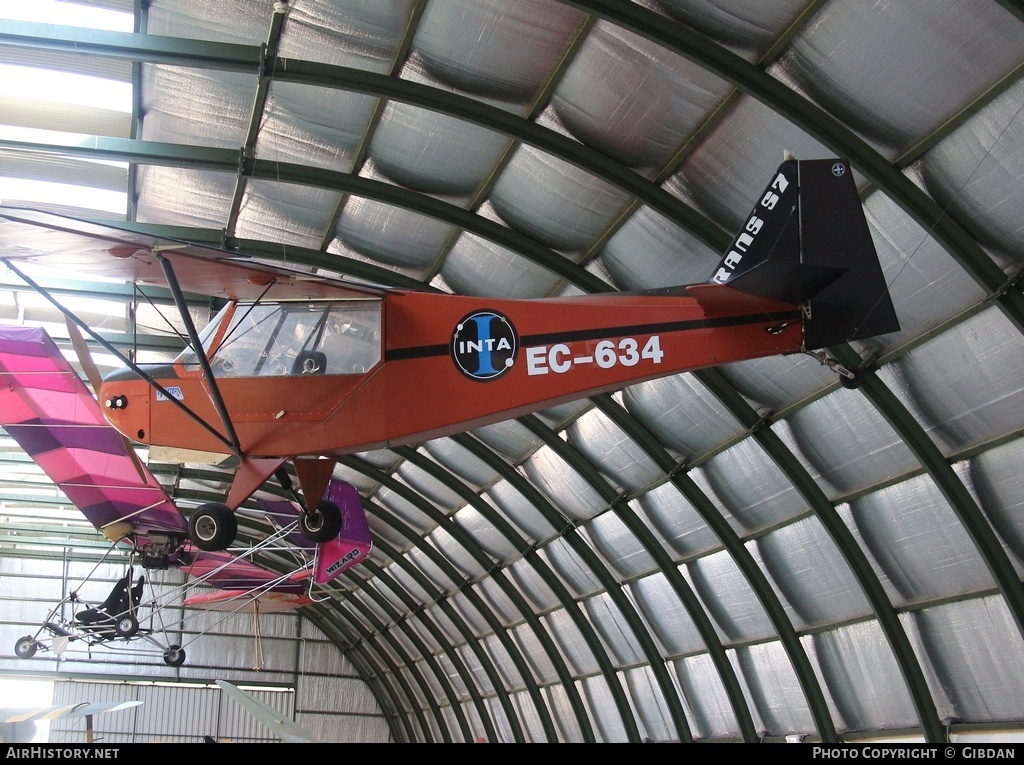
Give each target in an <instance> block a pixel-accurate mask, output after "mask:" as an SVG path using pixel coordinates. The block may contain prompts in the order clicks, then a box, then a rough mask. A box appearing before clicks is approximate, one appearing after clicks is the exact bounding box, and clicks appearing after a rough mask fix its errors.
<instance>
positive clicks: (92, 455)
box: [0, 325, 188, 546]
mask: <svg viewBox="0 0 1024 765" xmlns="http://www.w3.org/2000/svg"><path fill="white" fill-rule="evenodd" d="M0 380H2V381H3V385H2V386H0V425H2V426H3V427H4V429H5V430H6V431H7V433H8V434H9V435H10V436H11V437H12V438H13V439H14V440H15V441H17V442H18V444H20V445H21V447H22V448H23V449H24V450H25V452H26V453H27V454H28V455H29V456H30V457H32V459H33V460H34V461H35V462H36V463H37V464H38V465H39V466H40V467H41V468H42V469H43V471H44V472H45V473H46V474H47V475H48V476H49V477H50V479H51V480H52V481H53V482H54V483H55V484H56V485H57V486H58V487H59V488H60V489H61V491H63V492H64V494H65V495H66V496H67V498H68V499H70V500H71V501H72V502H73V503H74V505H75V507H77V508H78V509H79V510H80V511H81V512H82V514H83V515H84V516H85V517H86V518H88V520H89V521H90V522H91V523H92V524H93V525H94V526H95V527H96V528H97V529H98V530H99V531H100V532H101V533H102V534H104V536H106V537H107V538H108V539H109V540H110V541H111V542H117V541H120V540H122V539H129V540H131V541H134V542H136V543H137V544H138V545H139V546H143V545H145V544H146V542H147V540H148V536H149V535H150V534H152V533H158V534H162V535H171V536H175V537H181V538H182V539H184V537H185V536H186V535H187V534H188V523H187V522H186V520H185V518H184V517H183V516H182V514H181V512H180V511H179V510H178V508H177V507H175V505H174V503H173V502H171V500H170V498H169V497H168V496H167V494H166V493H165V492H164V490H163V488H162V487H161V485H160V482H159V481H157V479H156V478H155V477H154V476H153V474H152V473H150V472H149V470H148V469H146V468H145V467H144V466H143V471H142V473H141V474H140V472H139V470H138V468H137V465H136V463H135V462H134V461H133V460H132V458H131V456H130V455H129V454H128V453H127V447H126V446H125V444H124V441H123V440H122V438H121V435H120V434H119V433H118V432H117V431H116V430H114V429H113V428H112V427H111V426H110V424H109V423H108V422H107V421H106V420H105V419H104V418H103V414H102V413H101V411H100V408H99V405H98V404H97V403H96V399H95V398H94V397H93V394H92V393H91V392H90V391H89V389H88V388H87V387H86V385H85V383H84V382H83V381H82V380H81V378H80V377H79V376H78V374H77V373H76V372H75V370H74V368H73V367H72V366H71V364H70V363H69V362H68V361H67V359H65V358H64V355H63V354H62V353H61V351H60V349H59V348H58V347H57V344H56V343H55V342H54V341H53V339H52V338H51V337H50V336H49V335H48V334H47V333H46V331H45V330H44V329H41V328H38V327H20V326H4V325H0Z"/></svg>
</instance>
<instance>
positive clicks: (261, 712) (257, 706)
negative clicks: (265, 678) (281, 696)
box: [217, 680, 321, 744]
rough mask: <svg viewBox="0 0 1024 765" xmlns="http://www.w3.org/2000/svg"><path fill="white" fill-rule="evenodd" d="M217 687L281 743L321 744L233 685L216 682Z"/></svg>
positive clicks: (272, 709) (268, 706) (269, 707)
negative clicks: (268, 729) (264, 726)
mask: <svg viewBox="0 0 1024 765" xmlns="http://www.w3.org/2000/svg"><path fill="white" fill-rule="evenodd" d="M217 685H219V686H220V689H221V690H222V691H224V692H225V693H226V694H228V696H230V697H231V698H232V699H234V700H235V701H236V702H238V704H239V705H241V706H242V708H243V709H245V711H247V712H248V713H249V714H251V715H252V716H253V717H255V718H256V719H257V720H259V721H260V722H261V723H263V724H264V725H266V726H267V727H268V728H270V730H271V731H272V732H273V733H275V734H276V735H278V736H280V737H281V740H282V741H285V742H287V743H289V744H319V743H321V742H320V741H319V740H318V739H316V738H315V737H314V736H313V734H311V733H310V732H309V731H306V730H304V729H303V728H301V727H299V726H298V725H296V724H295V723H294V722H292V721H291V720H288V719H286V718H285V717H284V716H283V715H282V714H281V713H280V712H279V711H277V710H276V709H274V708H273V707H272V706H270V705H268V704H264V703H263V702H262V701H260V700H259V699H256V698H255V697H253V696H251V695H249V694H248V693H246V692H245V691H243V690H242V689H241V688H236V687H235V686H234V685H232V684H231V683H228V682H225V681H224V680H218V681H217Z"/></svg>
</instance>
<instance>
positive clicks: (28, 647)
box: [14, 635, 37, 659]
mask: <svg viewBox="0 0 1024 765" xmlns="http://www.w3.org/2000/svg"><path fill="white" fill-rule="evenodd" d="M36 648H37V646H36V639H35V638H34V637H32V636H31V635H25V637H22V638H18V642H17V643H15V644H14V654H15V656H17V657H18V658H19V659H31V658H32V657H33V656H35V655H36Z"/></svg>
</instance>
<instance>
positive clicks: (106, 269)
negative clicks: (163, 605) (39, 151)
mask: <svg viewBox="0 0 1024 765" xmlns="http://www.w3.org/2000/svg"><path fill="white" fill-rule="evenodd" d="M3 219H6V223H4V224H3V225H0V258H2V259H3V260H4V261H5V262H6V263H7V264H8V265H9V266H10V267H11V268H12V270H15V272H16V273H18V274H19V275H21V276H22V278H24V279H25V280H26V281H27V282H29V284H31V285H32V286H34V287H36V288H37V289H39V290H40V291H41V292H43V293H44V294H45V290H43V289H42V288H41V287H39V286H38V285H37V284H36V283H35V282H33V281H32V280H31V279H30V278H29V277H28V276H27V275H25V274H23V273H22V272H21V271H20V270H18V268H17V267H16V266H15V265H14V263H15V262H19V261H38V262H39V263H45V264H46V265H58V266H59V267H61V268H64V269H68V270H83V269H87V270H88V271H89V272H91V273H94V274H99V275H103V276H117V277H120V278H123V279H126V280H130V281H132V282H134V283H135V284H137V285H141V286H143V287H144V286H145V285H150V284H152V285H157V284H159V285H163V286H168V287H169V288H170V289H171V291H172V294H174V295H175V298H176V300H178V302H179V310H180V311H181V314H182V317H183V319H184V320H185V322H186V327H187V329H188V333H189V336H190V339H191V347H190V348H188V349H186V351H185V352H184V353H182V354H181V355H180V356H178V358H176V359H175V360H174V361H173V362H172V363H169V364H160V365H138V364H134V363H130V362H128V360H127V359H125V361H126V363H128V366H127V367H126V368H125V369H123V370H120V371H117V372H115V373H113V374H111V375H108V376H107V378H106V379H105V380H104V381H103V383H102V385H101V386H100V390H99V391H98V395H99V399H100V402H101V404H102V406H103V407H104V414H105V416H106V417H107V419H108V420H109V421H110V423H111V424H112V425H113V426H114V427H115V428H116V429H117V430H118V431H120V432H121V433H122V434H124V436H126V437H127V438H128V439H130V440H132V441H135V442H139V443H143V444H149V445H150V446H159V447H168V448H172V449H183V450H199V451H202V452H215V453H218V454H223V455H234V456H236V457H238V458H239V460H240V463H239V464H240V466H239V469H238V471H237V474H236V477H235V479H234V482H233V484H232V487H231V490H230V492H229V493H228V496H227V498H226V503H224V504H219V503H213V504H211V505H207V506H204V507H203V508H200V509H199V510H198V511H196V512H195V513H193V515H192V517H191V519H190V535H191V537H192V539H193V542H194V543H195V544H196V545H197V546H198V547H200V548H201V549H204V550H216V549H223V548H224V547H225V546H227V545H228V544H230V542H231V541H232V540H233V538H234V533H235V530H236V524H235V521H234V513H233V511H234V509H236V508H237V507H238V506H239V505H241V503H243V502H244V501H245V500H246V499H248V498H249V497H250V496H251V495H252V494H253V492H255V491H256V490H257V489H258V488H259V487H260V485H261V484H262V483H263V482H264V481H265V480H267V478H269V477H270V476H271V475H273V474H275V472H277V471H279V469H280V468H281V467H282V466H283V465H284V463H285V462H287V461H292V463H293V464H294V467H295V473H296V475H297V477H298V479H299V483H300V486H301V489H302V494H303V496H304V497H305V498H306V505H307V507H305V508H304V512H303V514H302V516H301V520H300V528H301V530H302V533H303V534H304V535H306V536H307V538H309V539H311V540H312V541H319V540H321V539H330V538H333V537H334V536H336V535H337V533H338V525H339V523H340V520H339V515H338V513H337V512H336V508H335V507H331V503H329V502H321V501H319V498H320V497H321V496H322V495H323V493H324V490H325V488H326V486H327V483H328V480H329V479H330V477H331V474H332V472H333V470H334V466H335V459H333V458H334V457H337V456H338V455H342V454H349V453H353V452H360V451H366V450H372V449H378V448H383V447H388V446H396V445H403V444H411V443H417V442H421V441H424V440H427V439H432V438H438V437H440V436H444V435H448V434H452V433H456V432H461V431H464V430H467V429H472V428H477V427H481V426H483V425H487V424H490V423H494V422H497V421H500V420H504V419H508V418H512V417H517V416H522V415H524V414H527V413H531V412H536V411H539V410H541V409H545V408H548V407H551V406H554V405H557V404H560V403H564V402H566V401H570V400H573V399H578V398H581V397H585V396H589V395H594V394H598V393H602V392H608V391H613V390H617V389H620V388H623V387H625V386H627V385H630V384H633V383H638V382H641V381H644V380H651V379H654V378H659V377H665V376H668V375H674V374H678V373H680V372H686V371H690V370H695V369H700V368H703V367H710V366H714V365H719V364H728V363H730V362H735V361H741V360H745V359H753V358H758V357H763V356H772V355H777V354H792V353H801V352H809V351H811V350H815V349H821V348H825V347H826V346H829V345H834V344H839V343H843V342H847V341H849V340H852V339H858V338H863V337H869V336H872V335H878V334H883V333H888V332H895V331H897V330H898V329H899V323H898V321H897V317H896V313H895V310H894V308H893V305H892V301H891V299H890V297H889V293H888V289H887V285H886V283H885V280H884V277H883V274H882V270H881V267H880V265H879V262H878V257H877V254H876V252H875V249H874V246H873V244H872V241H871V236H870V232H869V231H868V227H867V223H866V221H865V219H864V214H863V209H862V207H861V203H860V199H859V197H858V194H857V189H856V187H855V184H854V180H853V174H852V171H851V169H850V166H849V163H848V162H847V161H846V160H843V159H827V160H806V161H797V160H794V159H787V160H786V161H785V162H784V163H783V164H782V165H781V166H780V167H779V169H778V170H777V171H776V173H775V175H774V176H773V177H772V178H771V180H770V181H769V183H768V185H767V187H766V188H765V190H764V192H763V193H762V194H761V196H760V197H759V198H758V200H757V202H756V204H755V205H754V208H753V210H752V211H751V213H750V215H748V216H747V218H746V220H745V221H744V223H743V226H742V227H741V229H740V231H739V232H738V233H737V234H736V236H735V238H734V239H733V242H732V244H731V246H730V247H729V248H728V250H727V251H726V254H725V255H724V256H723V258H722V259H721V261H720V263H719V265H718V267H717V268H716V269H715V270H714V272H713V273H712V275H711V277H710V278H709V280H708V281H707V282H706V283H701V284H693V285H686V286H678V287H669V288H663V289H653V290H646V291H641V292H610V293H602V294H592V295H585V296H580V297H563V298H549V299H533V300H506V299H497V298H482V297H465V296H459V295H451V294H445V293H439V292H428V291H415V290H409V289H399V288H384V287H373V286H364V285H361V284H355V283H352V282H348V281H343V280H332V279H326V278H323V277H319V276H312V275H310V274H307V273H297V272H294V271H287V270H284V269H282V268H275V267H270V266H266V265H263V264H260V263H255V262H253V261H251V260H247V259H245V258H243V257H241V256H240V255H239V254H238V253H235V252H227V251H222V250H216V249H212V248H207V247H199V246H196V245H192V244H189V243H186V242H176V241H173V240H166V239H157V238H154V237H150V236H146V235H144V234H140V233H138V232H132V231H128V230H122V229H117V228H114V227H112V226H98V225H94V224H91V223H85V222H82V221H75V220H70V219H67V218H60V217H59V216H53V215H46V214H42V213H38V212H33V211H25V210H13V209H11V208H0V220H3ZM210 285H214V287H212V288H211V286H210ZM186 290H187V291H190V292H197V293H202V294H212V295H213V296H215V297H220V298H224V299H225V300H226V301H227V303H226V305H225V306H224V308H223V309H222V310H221V311H220V313H219V314H218V315H217V316H216V317H215V318H214V320H213V321H212V322H210V324H209V325H208V326H207V327H205V329H203V331H202V333H201V334H200V333H199V332H198V331H197V330H196V329H195V327H194V326H192V324H191V320H190V319H189V318H188V317H189V314H188V311H187V309H186V307H185V303H184V298H183V294H184V291H186ZM50 299H51V302H53V303H54V304H55V305H57V307H58V308H61V306H60V305H59V303H57V301H56V300H54V299H53V298H50ZM61 310H64V309H63V308H61ZM65 314H68V312H67V311H65ZM82 327H83V329H85V330H86V331H89V330H88V328H87V327H85V326H84V325H82ZM91 334H92V335H93V337H94V338H95V339H96V340H97V341H98V342H101V343H102V342H103V341H102V339H101V338H99V337H98V336H97V335H95V334H94V333H91ZM111 350H113V349H111ZM821 358H824V356H823V355H822V356H821ZM829 365H830V366H832V367H833V368H834V369H836V370H837V371H838V372H839V373H840V375H841V379H842V380H843V382H844V384H846V385H848V386H852V385H854V384H856V380H857V373H858V370H856V369H847V368H844V367H842V366H840V365H838V364H835V363H834V362H829ZM312 498H317V499H316V501H310V500H311V499H312Z"/></svg>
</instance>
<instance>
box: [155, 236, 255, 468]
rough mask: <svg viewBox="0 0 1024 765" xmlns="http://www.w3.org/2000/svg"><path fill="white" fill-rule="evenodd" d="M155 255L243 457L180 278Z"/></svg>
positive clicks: (222, 417) (216, 403) (231, 437)
mask: <svg viewBox="0 0 1024 765" xmlns="http://www.w3.org/2000/svg"><path fill="white" fill-rule="evenodd" d="M154 254H155V255H156V257H157V259H159V261H160V265H161V266H162V267H163V269H164V276H166V277H167V286H168V287H169V288H170V290H171V295H173V296H174V304H175V305H176V306H177V307H178V313H179V314H181V320H182V321H183V322H185V331H186V332H188V339H189V342H190V343H192V348H193V350H195V352H196V358H197V359H198V360H199V366H200V367H202V369H203V374H204V375H205V376H206V381H207V382H208V383H209V384H210V397H211V398H212V399H213V405H214V406H215V407H216V408H217V414H219V415H220V421H221V423H222V424H223V425H224V429H225V430H226V431H227V433H228V439H229V440H230V442H231V443H230V446H231V451H233V452H234V453H235V454H239V455H241V453H242V448H241V446H240V445H239V442H238V435H237V434H236V433H235V426H234V425H232V424H231V418H230V417H228V408H227V406H225V404H224V398H223V397H222V396H221V395H220V388H218V387H217V378H216V377H214V375H213V370H212V369H211V368H210V360H209V359H207V358H206V352H205V351H204V350H203V344H202V342H200V340H199V333H198V332H196V325H195V324H193V323H192V315H191V314H190V313H189V312H188V305H186V303H185V296H184V295H183V294H182V292H181V287H180V286H179V285H178V277H176V276H175V275H174V268H172V267H171V263H170V261H169V260H167V258H165V257H164V256H163V255H161V254H160V253H159V252H155V253H154ZM271 472H273V471H271Z"/></svg>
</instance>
